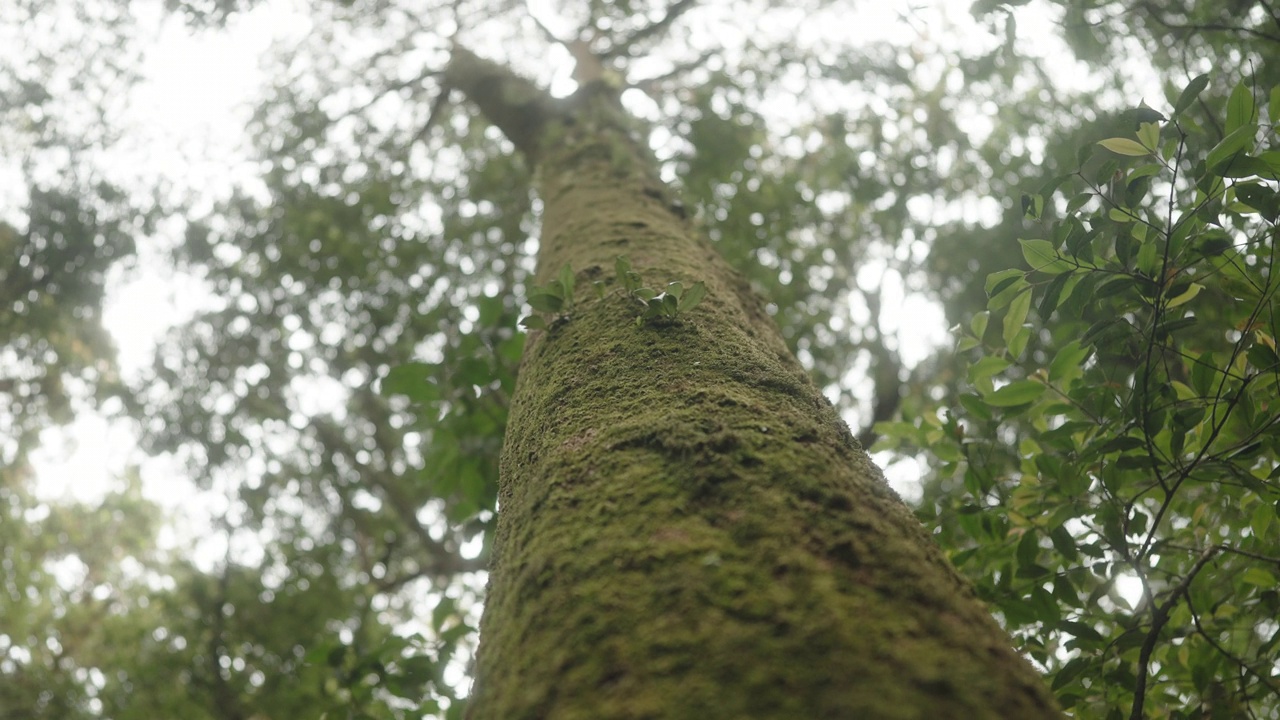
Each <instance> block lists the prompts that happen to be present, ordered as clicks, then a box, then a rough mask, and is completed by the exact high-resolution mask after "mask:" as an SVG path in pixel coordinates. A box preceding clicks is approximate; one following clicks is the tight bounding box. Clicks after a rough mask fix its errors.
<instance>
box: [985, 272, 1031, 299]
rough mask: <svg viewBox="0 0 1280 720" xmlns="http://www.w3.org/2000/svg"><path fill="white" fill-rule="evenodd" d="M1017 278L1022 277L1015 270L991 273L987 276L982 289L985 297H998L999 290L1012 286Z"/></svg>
mask: <svg viewBox="0 0 1280 720" xmlns="http://www.w3.org/2000/svg"><path fill="white" fill-rule="evenodd" d="M1019 277H1022V271H1021V270H1016V269H1015V270H1001V271H999V272H993V273H991V274H990V275H988V276H987V282H986V284H985V285H984V286H983V289H984V290H986V293H987V297H994V296H996V295H999V294H1000V291H1001V290H1004V289H1005V288H1007V287H1009V285H1011V284H1013V282H1014V280H1015V279H1017V278H1019Z"/></svg>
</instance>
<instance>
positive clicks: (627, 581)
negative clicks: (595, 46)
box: [450, 50, 1058, 720]
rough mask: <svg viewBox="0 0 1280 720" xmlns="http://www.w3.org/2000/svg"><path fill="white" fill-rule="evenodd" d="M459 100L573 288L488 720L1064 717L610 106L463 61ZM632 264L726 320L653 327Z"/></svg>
mask: <svg viewBox="0 0 1280 720" xmlns="http://www.w3.org/2000/svg"><path fill="white" fill-rule="evenodd" d="M450 80H451V82H452V83H453V85H454V86H455V87H458V88H460V89H462V90H463V91H464V92H465V93H466V94H467V95H468V97H470V99H471V100H473V101H474V102H475V103H476V104H477V105H479V106H480V108H481V109H482V110H483V111H484V112H485V114H486V115H487V116H488V117H489V118H490V119H491V120H492V121H493V122H494V123H495V124H497V125H499V127H501V128H502V129H503V130H504V131H505V132H506V133H507V135H508V136H509V137H511V138H512V140H513V141H514V142H515V143H516V145H517V147H519V148H520V149H521V150H522V151H523V152H524V153H525V154H526V155H527V156H528V157H529V158H530V159H531V161H533V162H534V163H535V164H536V165H537V168H538V176H539V178H540V180H539V186H538V188H537V190H538V192H539V193H540V195H541V197H542V200H543V202H544V207H545V211H544V215H543V229H542V238H541V249H540V252H539V258H538V265H539V279H540V282H542V283H545V282H547V281H549V280H551V279H552V278H553V277H554V276H555V274H556V273H557V271H558V270H559V269H560V268H561V267H562V266H564V265H566V264H568V265H570V266H572V268H573V270H574V271H575V273H576V276H577V287H578V292H577V295H576V302H575V305H574V309H573V311H572V313H571V316H570V317H569V319H568V320H567V321H561V322H557V323H555V324H554V325H553V326H552V327H551V328H550V329H548V330H545V331H534V332H533V333H531V335H530V338H529V341H528V344H527V346H526V350H525V356H524V360H523V364H522V366H521V370H520V377H519V381H518V384H517V388H516V393H515V397H514V398H513V400H512V405H511V413H510V420H509V423H508V426H507V440H506V446H505V448H504V450H503V456H502V480H501V488H500V492H499V503H500V506H499V520H498V531H497V537H496V538H495V540H494V546H493V556H494V557H493V566H492V575H491V579H490V584H489V595H488V600H487V603H486V609H485V616H484V620H483V623H482V626H481V644H480V653H479V658H478V663H477V681H476V685H475V689H474V694H473V704H472V706H471V717H472V718H474V719H475V720H525V719H527V720H535V719H536V720H547V719H550V720H607V719H612V718H661V719H676V718H689V719H690V720H694V719H696V720H712V719H719V718H744V719H745V718H750V719H752V720H763V719H766V718H779V719H786V720H807V719H809V718H875V719H879V718H931V719H932V718H964V719H966V720H969V719H973V718H1001V719H1002V720H1004V719H1008V718H1045V717H1057V716H1058V714H1057V711H1056V710H1055V709H1054V707H1053V703H1052V700H1051V699H1050V696H1049V695H1048V693H1047V691H1046V689H1045V688H1044V687H1043V685H1042V683H1041V681H1040V678H1039V677H1038V676H1037V675H1036V673H1035V672H1034V670H1033V669H1032V668H1031V667H1030V666H1029V665H1028V664H1027V663H1026V662H1025V661H1023V660H1022V659H1021V658H1020V657H1018V655H1017V654H1016V653H1014V652H1013V651H1012V650H1011V649H1010V647H1009V640H1008V638H1007V637H1006V635H1005V634H1004V632H1003V631H1002V630H1001V629H1000V627H999V626H998V625H997V624H996V623H995V621H994V620H992V618H991V617H990V615H989V614H988V613H987V611H986V610H985V609H984V608H983V607H982V606H981V605H980V604H979V603H978V602H977V601H976V600H975V599H974V598H973V596H972V592H971V591H970V589H969V588H968V587H967V586H966V584H965V583H964V582H963V581H962V580H961V579H960V578H959V577H958V576H957V575H956V573H955V572H954V571H953V570H952V569H951V568H950V567H949V566H948V565H947V563H946V562H945V560H944V559H943V557H942V556H941V554H940V552H939V551H938V550H937V549H936V548H935V547H934V545H933V544H932V542H931V541H930V539H929V538H928V536H927V534H926V533H925V531H924V530H923V528H922V527H921V526H920V524H919V523H918V522H917V521H916V520H915V519H914V518H913V516H912V515H911V513H910V512H909V511H908V510H907V508H906V507H905V506H904V505H903V503H902V502H901V501H900V500H899V498H898V497H897V496H896V495H895V494H894V493H893V492H892V491H891V490H890V489H889V488H888V487H887V486H886V484H885V482H884V480H883V478H882V476H881V473H880V472H879V470H878V469H877V468H876V467H875V466H874V465H872V463H871V462H870V461H869V460H868V458H867V455H866V454H865V453H864V452H863V451H862V449H861V448H860V447H858V445H857V444H856V442H855V441H854V440H853V438H852V437H851V436H850V433H849V430H848V428H847V427H846V426H845V425H844V424H843V423H842V422H841V421H840V419H839V417H838V416H837V414H836V413H835V411H834V410H833V408H832V407H831V405H830V404H829V403H828V402H827V401H826V400H825V399H824V398H823V396H822V395H821V393H820V392H819V391H818V389H817V388H816V387H814V385H813V384H812V383H811V382H810V381H809V379H808V378H807V377H806V375H805V372H804V370H803V369H802V368H801V367H800V365H799V363H797V362H796V360H795V358H793V357H792V355H791V353H790V352H789V351H788V349H787V347H786V346H785V344H784V343H783V341H782V339H781V337H780V335H779V333H778V330H777V328H776V327H775V326H774V325H773V322H772V321H771V320H770V318H769V317H768V315H767V314H766V313H765V312H764V311H763V303H762V302H761V300H760V299H759V298H758V297H756V296H755V295H754V294H753V293H752V291H751V289H750V288H749V287H748V285H747V284H746V283H745V282H744V281H743V280H742V278H741V277H740V276H739V275H738V274H736V273H735V272H734V271H733V270H731V269H730V268H729V267H727V266H726V264H725V262H724V261H723V260H721V259H720V258H719V257H718V256H717V254H716V252H715V250H714V248H713V247H712V246H711V245H710V243H709V242H708V241H706V240H705V239H704V238H703V237H702V236H701V234H700V233H699V232H698V231H697V229H696V228H695V226H694V225H693V224H692V223H690V222H689V221H687V220H685V219H684V218H683V217H682V214H681V213H680V212H679V211H678V209H675V208H673V207H672V205H671V204H670V201H669V197H670V194H669V191H668V190H667V189H666V188H664V187H662V185H661V184H660V183H659V182H658V181H657V180H656V179H655V178H656V176H655V173H654V172H653V168H652V167H651V163H650V161H649V160H648V159H647V153H645V152H643V151H640V150H638V149H637V146H636V145H635V144H634V143H633V142H632V140H631V138H630V137H629V136H628V133H627V131H626V129H625V125H626V120H625V118H623V116H622V113H621V110H620V109H619V107H618V105H617V104H616V100H615V99H614V98H613V96H612V93H610V92H609V91H608V90H607V88H604V87H603V86H601V85H598V84H597V85H593V86H589V87H587V88H585V89H584V90H582V91H580V92H579V94H578V95H577V96H576V97H574V98H572V99H571V100H570V101H569V102H553V101H551V100H550V99H548V98H546V97H545V96H542V95H540V94H538V93H537V92H536V90H535V89H533V88H531V87H530V86H528V84H527V83H525V82H524V81H522V80H519V79H518V78H516V77H514V76H512V75H510V74H509V73H507V72H506V71H505V70H503V69H502V68H499V67H497V66H494V65H492V64H489V63H485V62H484V61H481V60H479V59H478V58H476V57H475V56H474V55H471V54H470V53H467V52H466V51H462V50H460V51H458V53H456V54H455V59H454V63H453V64H452V66H451V76H450ZM618 255H626V256H628V257H629V258H630V260H631V262H632V264H633V265H634V267H635V269H636V270H637V271H639V272H640V273H641V274H642V275H643V277H644V278H645V280H646V281H648V284H650V285H651V286H653V287H661V286H663V285H665V283H667V282H669V281H673V280H678V281H681V282H683V283H684V284H685V285H686V286H688V285H689V284H691V283H693V282H695V281H699V280H700V281H703V282H705V283H706V286H707V288H708V289H709V294H708V296H707V299H706V300H705V301H704V302H703V303H702V304H701V305H700V306H698V307H697V308H696V309H695V310H693V311H692V312H690V313H688V314H687V316H684V317H682V318H680V319H679V320H678V321H677V322H670V323H663V322H650V321H646V322H643V323H641V324H639V325H637V324H636V322H635V316H636V313H637V310H638V309H639V305H638V304H637V303H636V301H635V300H633V299H629V298H627V297H625V296H624V294H623V293H622V291H621V290H620V288H619V286H618V283H617V282H616V281H615V278H614V272H613V266H614V261H615V259H616V257H617V256H618ZM597 280H602V281H604V282H605V283H606V286H607V288H608V290H609V291H610V292H609V293H608V294H607V295H606V296H605V297H604V298H603V299H597V298H596V296H595V294H594V293H593V292H592V291H591V289H590V282H591V281H597Z"/></svg>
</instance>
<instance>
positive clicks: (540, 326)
mask: <svg viewBox="0 0 1280 720" xmlns="http://www.w3.org/2000/svg"><path fill="white" fill-rule="evenodd" d="M520 326H521V327H524V328H528V329H530V330H545V329H546V327H547V321H546V320H545V319H543V317H542V316H541V315H526V316H525V317H522V318H520Z"/></svg>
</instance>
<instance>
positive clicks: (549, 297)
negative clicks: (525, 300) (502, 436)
mask: <svg viewBox="0 0 1280 720" xmlns="http://www.w3.org/2000/svg"><path fill="white" fill-rule="evenodd" d="M529 306H530V307H532V308H533V309H534V310H538V311H540V312H560V309H561V308H562V307H564V298H563V297H561V296H559V295H554V294H552V293H549V292H546V291H543V292H540V293H536V294H534V295H530V296H529Z"/></svg>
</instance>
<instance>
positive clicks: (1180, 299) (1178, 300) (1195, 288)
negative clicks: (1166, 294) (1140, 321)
mask: <svg viewBox="0 0 1280 720" xmlns="http://www.w3.org/2000/svg"><path fill="white" fill-rule="evenodd" d="M1203 289H1204V286H1203V285H1201V284H1200V283H1191V287H1189V288H1187V290H1186V292H1184V293H1182V294H1181V295H1179V296H1177V297H1175V298H1173V299H1171V300H1170V301H1169V304H1168V305H1166V306H1165V307H1169V308H1176V307H1178V306H1179V305H1182V304H1183V303H1188V302H1191V301H1192V300H1194V299H1195V297H1196V295H1199V294H1200V291H1201V290H1203Z"/></svg>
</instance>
